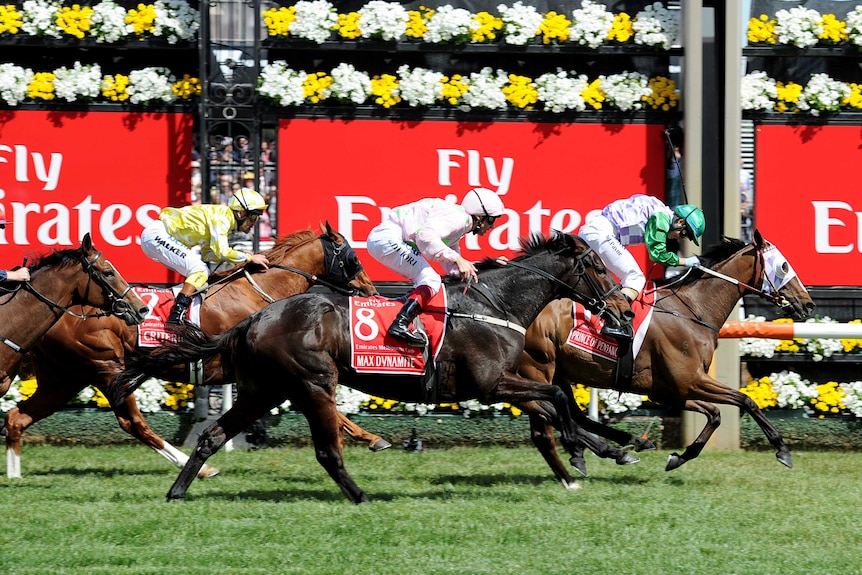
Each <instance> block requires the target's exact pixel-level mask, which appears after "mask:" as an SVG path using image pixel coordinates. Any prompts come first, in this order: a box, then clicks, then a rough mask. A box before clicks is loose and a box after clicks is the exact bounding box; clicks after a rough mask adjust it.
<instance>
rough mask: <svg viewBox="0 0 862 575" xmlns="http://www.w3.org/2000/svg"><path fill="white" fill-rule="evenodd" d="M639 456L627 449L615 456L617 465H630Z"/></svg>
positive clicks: (637, 459)
mask: <svg viewBox="0 0 862 575" xmlns="http://www.w3.org/2000/svg"><path fill="white" fill-rule="evenodd" d="M640 460H641V458H640V457H638V456H637V455H632V454H631V453H629V452H628V451H624V452H623V453H622V454H621V455H620V456H619V457H617V459H616V461H617V465H631V464H633V463H637V462H638V461H640Z"/></svg>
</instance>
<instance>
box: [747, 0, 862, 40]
mask: <svg viewBox="0 0 862 575" xmlns="http://www.w3.org/2000/svg"><path fill="white" fill-rule="evenodd" d="M746 36H747V38H748V42H749V43H750V44H752V45H758V44H765V45H783V46H795V47H797V48H801V49H805V48H811V47H814V46H840V45H843V44H852V45H857V46H859V45H862V6H856V7H854V8H853V9H852V10H850V11H848V12H847V16H846V17H845V19H844V20H839V19H838V18H837V17H836V16H835V15H834V14H821V13H820V12H818V11H817V10H813V9H811V8H805V7H803V6H796V7H793V8H789V9H786V10H779V11H777V12H776V13H775V15H774V16H768V15H766V14H761V15H760V16H758V17H757V18H751V19H750V20H749V21H748V30H747V33H746Z"/></svg>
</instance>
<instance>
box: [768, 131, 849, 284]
mask: <svg viewBox="0 0 862 575" xmlns="http://www.w3.org/2000/svg"><path fill="white" fill-rule="evenodd" d="M860 144H862V127H860V126H773V125H762V126H758V127H757V132H756V152H757V161H756V165H755V178H754V199H755V223H756V225H757V229H759V230H760V232H761V234H763V237H764V238H766V239H767V240H769V241H771V242H772V243H774V244H776V245H777V246H778V248H779V249H780V250H781V252H782V253H783V254H784V255H785V256H786V257H787V260H788V261H789V262H790V264H791V265H792V266H793V268H794V269H795V270H796V273H797V274H799V277H800V279H801V280H802V282H803V283H804V284H805V285H809V286H859V285H862V265H860V263H862V257H860V255H859V254H860V252H862V183H860V179H859V174H858V168H859V166H860V165H862V145H860Z"/></svg>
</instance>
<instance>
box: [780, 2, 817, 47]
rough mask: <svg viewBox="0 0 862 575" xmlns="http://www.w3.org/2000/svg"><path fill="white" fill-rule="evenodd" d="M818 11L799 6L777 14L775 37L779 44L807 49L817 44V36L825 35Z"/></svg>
mask: <svg viewBox="0 0 862 575" xmlns="http://www.w3.org/2000/svg"><path fill="white" fill-rule="evenodd" d="M820 19H821V17H820V13H819V12H817V10H811V9H809V8H803V7H802V6H797V7H795V8H791V9H789V10H779V11H778V12H776V13H775V35H776V36H778V40H777V42H778V43H779V44H790V45H793V46H797V47H799V48H807V47H809V46H814V45H816V44H817V40H818V38H817V36H818V35H819V34H822V33H823V27H822V26H820Z"/></svg>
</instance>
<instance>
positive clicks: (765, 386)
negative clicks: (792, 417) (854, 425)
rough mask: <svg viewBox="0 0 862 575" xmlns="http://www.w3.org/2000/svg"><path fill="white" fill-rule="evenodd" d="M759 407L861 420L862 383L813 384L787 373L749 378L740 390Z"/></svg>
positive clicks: (794, 373)
mask: <svg viewBox="0 0 862 575" xmlns="http://www.w3.org/2000/svg"><path fill="white" fill-rule="evenodd" d="M740 391H741V392H742V393H744V394H745V395H747V396H748V397H750V398H751V399H753V400H754V402H755V403H756V404H757V407H759V408H760V409H764V410H770V409H805V410H806V412H807V413H809V414H810V415H813V416H816V417H820V418H823V417H828V416H836V415H846V416H852V417H862V381H853V382H849V383H838V382H835V381H828V382H826V383H821V384H816V383H811V382H810V381H808V380H807V379H804V378H802V377H801V376H800V375H799V374H798V373H796V372H793V371H788V370H784V371H781V372H777V373H771V374H769V375H768V376H764V377H761V378H758V379H754V378H750V379H749V380H748V383H747V384H746V385H745V387H743V388H742V389H740Z"/></svg>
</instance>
